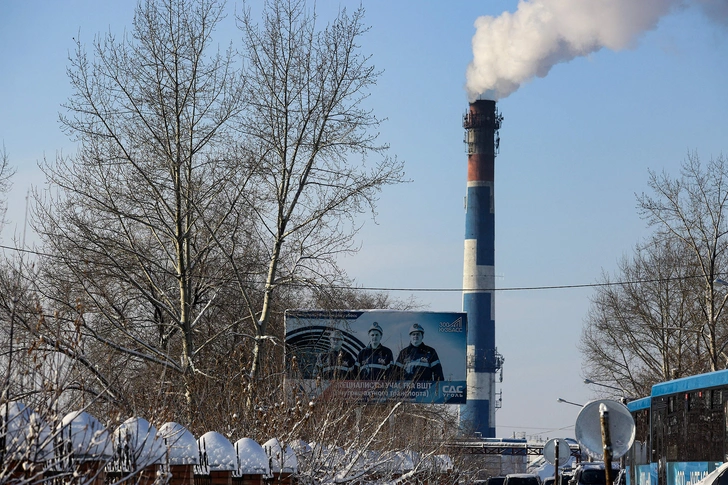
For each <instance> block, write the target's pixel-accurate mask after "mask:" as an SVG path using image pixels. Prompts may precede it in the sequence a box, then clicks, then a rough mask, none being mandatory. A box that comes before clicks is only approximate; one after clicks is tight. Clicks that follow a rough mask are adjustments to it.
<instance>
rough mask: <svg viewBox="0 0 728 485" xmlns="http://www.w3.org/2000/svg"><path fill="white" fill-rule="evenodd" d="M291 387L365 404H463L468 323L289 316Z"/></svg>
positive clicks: (353, 314) (341, 314) (356, 314)
mask: <svg viewBox="0 0 728 485" xmlns="http://www.w3.org/2000/svg"><path fill="white" fill-rule="evenodd" d="M285 325H286V370H287V378H288V381H289V382H290V383H291V384H293V385H294V386H298V387H299V388H300V389H302V390H305V391H306V392H307V393H309V394H311V395H313V396H319V397H321V398H325V399H344V400H347V401H358V402H386V401H405V402H417V403H433V404H464V403H465V397H466V395H467V389H466V387H465V386H466V348H467V342H466V331H467V315H466V314H465V313H461V312H419V311H395V310H333V311H323V310H287V311H286V314H285Z"/></svg>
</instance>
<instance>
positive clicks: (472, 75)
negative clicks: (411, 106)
mask: <svg viewBox="0 0 728 485" xmlns="http://www.w3.org/2000/svg"><path fill="white" fill-rule="evenodd" d="M685 1H687V0H521V1H519V3H518V9H517V11H516V12H514V13H510V12H505V13H503V14H502V15H500V16H499V17H491V16H483V17H479V18H478V19H477V20H476V22H475V27H476V33H475V36H474V37H473V61H472V62H471V63H470V65H469V66H468V70H467V85H466V89H467V91H468V97H469V98H470V101H473V100H475V99H476V98H477V97H479V96H481V97H484V98H487V99H493V100H498V99H502V98H505V97H506V96H508V95H509V94H511V93H513V92H514V91H515V90H517V89H518V87H519V86H520V85H521V84H522V83H524V82H527V81H529V80H531V79H533V78H534V77H536V76H538V77H544V76H546V74H548V72H549V71H550V70H551V68H552V67H553V66H554V65H556V64H558V63H561V62H567V61H570V60H571V59H574V58H575V57H580V56H586V55H589V54H591V53H593V52H596V51H598V50H600V49H602V48H604V47H606V48H608V49H611V50H614V51H618V50H622V49H625V48H630V47H633V46H634V45H635V44H636V42H637V40H638V39H639V37H640V35H641V34H642V33H644V32H646V31H648V30H651V29H654V28H655V27H656V26H657V23H658V22H659V20H660V18H661V17H662V16H664V15H666V14H667V13H668V12H670V10H671V9H672V8H673V7H675V6H677V5H680V4H683V3H685ZM695 1H697V2H699V3H700V4H702V5H701V6H702V7H703V8H704V9H705V10H706V12H708V11H709V10H710V9H716V10H718V9H720V10H721V13H725V10H726V9H725V5H726V3H727V0H695ZM715 13H718V12H714V15H715Z"/></svg>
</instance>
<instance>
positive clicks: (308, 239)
mask: <svg viewBox="0 0 728 485" xmlns="http://www.w3.org/2000/svg"><path fill="white" fill-rule="evenodd" d="M239 22H240V27H241V30H242V32H243V45H244V57H245V61H246V67H245V74H246V79H247V81H248V84H247V90H246V93H247V98H248V99H250V101H251V104H250V109H248V110H247V111H246V113H245V116H244V117H243V120H242V123H241V124H240V126H239V129H240V131H241V132H242V134H243V135H244V137H245V141H246V148H247V149H248V150H249V151H250V154H251V157H252V158H254V159H255V160H256V166H257V167H258V168H259V169H258V170H257V171H256V174H255V177H254V183H255V186H256V187H257V190H254V191H251V192H249V193H247V195H248V197H247V200H248V201H249V204H250V206H251V207H253V211H254V214H255V220H254V221H253V224H254V227H255V230H256V233H255V236H256V237H257V238H259V240H260V246H261V247H264V248H266V253H265V254H266V258H267V261H266V268H265V271H264V272H263V273H262V274H261V275H260V280H259V281H260V283H259V285H260V294H261V299H260V300H258V299H255V298H252V297H251V295H250V294H249V291H248V290H247V289H246V285H243V284H240V288H241V292H242V297H243V300H244V301H245V302H246V303H247V304H248V315H249V317H250V322H251V324H252V328H253V331H254V335H255V347H254V349H253V362H252V368H251V372H250V374H251V381H250V382H251V385H250V387H249V390H250V396H251V401H250V402H252V399H254V396H255V392H254V391H255V384H256V382H258V381H259V380H260V379H261V377H262V376H263V375H265V374H264V373H263V371H262V369H261V357H262V356H263V355H264V354H265V346H264V344H265V342H266V341H267V340H269V339H270V337H271V335H272V332H271V330H270V329H269V325H270V323H271V318H272V317H271V315H272V313H271V309H272V307H273V303H274V298H275V293H276V291H277V290H278V289H279V288H280V287H281V286H282V285H290V284H298V285H308V286H311V285H320V284H322V283H324V284H326V283H330V282H333V281H337V279H339V278H340V274H341V273H340V271H339V269H338V267H337V265H336V258H337V257H338V256H339V255H341V254H342V253H347V252H351V251H354V250H355V249H356V247H355V246H354V240H353V236H354V235H355V234H356V232H357V230H358V228H359V225H358V224H359V222H358V220H357V218H356V217H357V216H358V215H359V214H362V213H365V212H370V213H371V214H374V213H375V203H376V200H377V195H378V193H379V191H380V190H381V189H382V188H383V187H384V186H386V185H388V184H395V183H400V182H402V181H403V178H402V177H403V172H402V168H403V166H402V164H401V163H399V162H397V161H396V160H393V159H390V158H387V157H384V156H383V154H384V152H385V151H386V149H387V147H386V146H385V145H381V144H378V143H377V135H378V133H377V132H376V129H377V127H378V125H379V123H380V120H378V119H377V118H376V117H375V116H374V114H373V113H372V112H371V111H369V110H367V108H366V106H365V101H366V97H367V95H368V90H369V88H370V87H371V86H372V85H373V84H374V83H375V82H376V80H377V78H378V75H379V73H378V72H377V71H376V70H375V69H374V67H373V66H371V65H370V64H369V57H367V56H365V55H363V54H362V53H361V52H360V49H359V44H358V42H359V41H360V38H361V37H362V36H363V35H364V34H365V33H366V32H367V28H366V27H365V25H364V24H363V10H362V9H361V8H360V9H358V10H356V11H354V12H353V13H352V14H351V15H349V14H348V13H347V11H346V10H345V9H343V10H341V11H340V12H339V14H338V16H337V17H336V18H335V19H334V20H333V21H332V22H331V23H330V24H327V25H326V26H324V27H323V28H319V26H318V25H317V23H316V22H317V16H316V12H315V7H309V6H308V5H307V4H306V2H305V1H303V0H270V1H266V3H265V6H264V9H263V22H262V25H259V24H257V23H256V22H255V21H254V20H253V18H252V17H251V14H250V10H246V11H245V12H244V13H243V15H242V16H241V17H240V18H239ZM357 155H358V156H361V157H362V159H361V160H356V159H355V158H354V157H355V156H357ZM367 155H376V156H379V159H378V161H376V162H375V163H374V164H373V165H371V166H369V165H368V164H366V163H365V162H366V160H367ZM246 276H247V275H246ZM242 277H243V275H241V279H242Z"/></svg>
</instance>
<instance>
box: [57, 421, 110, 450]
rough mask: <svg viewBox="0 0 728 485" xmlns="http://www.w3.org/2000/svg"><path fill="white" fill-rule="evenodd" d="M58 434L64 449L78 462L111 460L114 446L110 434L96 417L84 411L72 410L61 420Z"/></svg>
mask: <svg viewBox="0 0 728 485" xmlns="http://www.w3.org/2000/svg"><path fill="white" fill-rule="evenodd" d="M59 434H60V437H61V439H62V440H63V441H64V443H65V445H66V450H68V451H70V452H71V453H72V454H73V458H74V460H77V461H80V462H86V461H96V462H103V461H109V460H111V458H112V456H113V455H114V448H113V446H112V443H111V435H110V434H109V432H108V431H107V429H106V427H105V426H103V425H102V424H101V422H99V420H98V419H96V418H95V417H93V416H91V415H90V414H89V413H87V412H86V411H72V412H70V413H68V414H66V415H65V416H64V417H63V419H62V420H61V424H60V426H59Z"/></svg>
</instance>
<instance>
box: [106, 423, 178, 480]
mask: <svg viewBox="0 0 728 485" xmlns="http://www.w3.org/2000/svg"><path fill="white" fill-rule="evenodd" d="M113 439H114V446H115V448H116V450H115V451H116V456H117V458H118V459H119V460H120V462H119V465H120V466H121V468H122V469H129V470H139V469H142V468H145V467H148V466H150V465H161V464H163V463H164V462H165V458H166V454H167V447H166V446H165V444H164V440H163V439H162V438H161V437H160V436H159V434H158V432H157V428H155V427H154V426H152V425H151V424H149V421H147V420H146V419H144V418H129V419H127V420H126V421H124V422H123V423H121V426H119V427H118V428H116V431H114V438H113Z"/></svg>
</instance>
